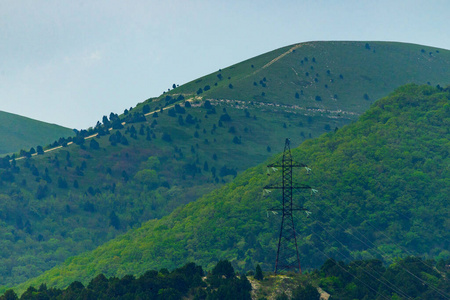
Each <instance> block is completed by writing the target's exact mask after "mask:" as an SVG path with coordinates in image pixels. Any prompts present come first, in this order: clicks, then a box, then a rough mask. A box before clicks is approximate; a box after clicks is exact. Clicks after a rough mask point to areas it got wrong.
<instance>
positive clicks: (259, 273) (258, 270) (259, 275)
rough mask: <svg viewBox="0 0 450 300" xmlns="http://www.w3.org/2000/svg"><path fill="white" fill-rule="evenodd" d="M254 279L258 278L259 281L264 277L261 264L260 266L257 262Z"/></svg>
mask: <svg viewBox="0 0 450 300" xmlns="http://www.w3.org/2000/svg"><path fill="white" fill-rule="evenodd" d="M255 279H256V280H259V281H261V280H263V279H264V275H263V273H262V270H261V266H260V265H259V264H258V265H256V270H255Z"/></svg>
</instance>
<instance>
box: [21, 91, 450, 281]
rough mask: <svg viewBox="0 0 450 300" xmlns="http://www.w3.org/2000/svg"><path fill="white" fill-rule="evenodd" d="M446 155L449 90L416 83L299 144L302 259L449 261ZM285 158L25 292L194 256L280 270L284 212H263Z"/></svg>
mask: <svg viewBox="0 0 450 300" xmlns="http://www.w3.org/2000/svg"><path fill="white" fill-rule="evenodd" d="M449 151H450V92H449V91H448V90H443V89H437V88H431V87H427V86H416V85H407V86H404V87H402V88H399V89H398V90H396V92H395V93H393V94H392V95H390V96H389V97H386V98H383V99H381V100H379V101H377V102H376V103H375V104H374V105H373V106H372V108H371V109H369V110H368V111H367V112H366V113H364V114H363V115H362V116H361V117H360V119H359V120H358V121H357V122H355V123H353V124H351V125H348V126H345V127H343V128H341V129H339V130H337V131H336V132H333V133H329V134H326V135H322V136H321V137H319V138H317V139H313V140H308V141H306V142H304V143H303V144H302V145H301V146H300V147H298V148H296V149H294V150H293V151H292V155H293V158H294V160H295V161H299V162H303V163H306V164H308V165H309V166H310V167H311V168H312V170H313V173H312V174H311V175H309V176H308V175H305V170H303V171H300V173H296V174H294V176H295V178H298V179H297V180H299V181H302V182H304V183H307V184H309V185H310V186H312V187H313V188H314V189H317V190H318V191H319V192H318V193H317V194H315V193H311V194H309V192H306V193H305V192H303V193H299V194H297V195H296V201H297V202H296V205H299V206H304V207H307V208H308V209H309V210H310V211H311V212H312V214H311V215H310V217H309V218H306V216H303V215H297V216H296V217H295V220H296V222H297V232H298V235H299V251H300V253H301V261H302V264H303V267H304V268H306V269H308V268H313V267H318V266H320V265H321V264H322V263H323V262H324V261H325V260H326V259H328V258H335V259H337V260H347V261H349V260H353V259H368V258H380V259H382V260H384V261H386V262H389V263H391V262H393V261H394V260H395V259H396V258H398V257H401V256H405V255H409V254H416V255H425V256H430V257H434V258H437V259H441V258H448V257H449V256H450V253H449V251H448V249H449V244H448V241H449V240H450V236H449V232H448V230H447V228H448V221H449V220H450V218H449V217H450V216H449V211H448V210H447V209H446V207H447V201H448V195H449V193H450V190H449V189H450V181H449V180H450V169H449V167H448V166H449V162H450V161H449V160H450V156H449ZM279 160H280V155H277V156H275V157H273V158H271V159H270V160H269V161H267V163H265V164H262V165H259V166H257V167H254V168H251V169H249V170H247V171H245V172H243V173H242V174H240V175H238V176H237V177H236V178H235V179H234V180H233V181H232V182H231V183H229V184H226V185H225V186H223V187H222V188H220V189H217V190H215V191H213V192H211V193H209V194H207V195H205V196H203V197H202V198H200V199H199V200H197V201H195V202H191V203H189V204H187V205H186V206H184V207H181V208H178V209H176V210H175V211H174V212H173V213H172V214H170V215H169V216H166V217H163V218H161V219H160V220H151V221H148V222H146V223H144V224H143V226H142V227H140V228H137V229H133V230H130V231H129V232H127V233H126V234H123V235H121V236H119V237H117V238H115V239H113V240H111V241H109V242H107V243H106V244H104V245H102V246H100V247H98V248H97V249H95V250H94V251H91V252H87V253H84V254H82V255H80V256H77V257H73V258H70V259H68V260H67V261H66V262H65V263H64V264H62V265H60V266H58V267H55V268H54V269H52V270H50V271H48V272H46V273H44V274H43V275H41V276H39V277H37V278H35V279H33V280H30V281H28V282H26V283H25V284H24V285H21V286H20V287H19V288H18V289H19V290H21V289H23V288H24V287H25V286H29V285H33V286H38V285H39V284H41V283H43V282H46V283H47V284H48V285H50V286H58V287H62V286H66V285H67V284H68V283H70V282H71V281H73V280H80V281H82V282H86V281H87V280H89V279H90V278H92V277H93V276H95V275H96V274H99V273H103V274H105V275H107V276H112V275H113V276H124V275H126V274H136V275H137V274H142V273H143V272H145V270H147V269H154V268H156V269H159V268H171V269H173V268H175V267H177V266H181V265H183V264H184V263H186V262H190V261H195V262H196V263H198V264H201V265H203V266H206V267H207V268H208V269H210V268H212V266H214V264H215V263H216V262H217V261H218V260H220V259H228V260H230V261H231V262H232V264H233V266H234V267H235V268H237V269H238V270H240V271H245V270H250V269H253V267H254V266H255V265H256V264H257V263H260V264H261V266H262V267H263V269H264V270H273V263H274V258H275V253H276V244H277V236H278V227H279V222H280V218H279V217H276V216H272V214H271V213H270V215H269V216H267V215H266V214H267V211H266V208H268V207H273V206H276V205H277V203H279V198H280V194H279V193H278V194H277V193H276V192H273V193H272V194H270V196H265V195H264V193H263V187H264V186H266V185H268V184H271V183H274V182H277V181H278V180H279V176H277V175H276V174H277V173H274V175H272V176H267V175H266V165H267V164H268V163H273V162H276V161H279Z"/></svg>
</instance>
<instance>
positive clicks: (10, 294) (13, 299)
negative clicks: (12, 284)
mask: <svg viewBox="0 0 450 300" xmlns="http://www.w3.org/2000/svg"><path fill="white" fill-rule="evenodd" d="M18 299H19V297H17V295H16V293H15V292H14V290H7V291H6V292H5V293H4V294H3V296H1V297H0V300H18Z"/></svg>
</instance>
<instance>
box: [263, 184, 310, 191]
mask: <svg viewBox="0 0 450 300" xmlns="http://www.w3.org/2000/svg"><path fill="white" fill-rule="evenodd" d="M288 188H289V189H290V188H292V189H312V188H311V187H310V186H309V185H306V184H301V185H299V186H292V187H286V186H284V187H283V186H277V185H266V186H265V187H264V189H265V190H282V189H288Z"/></svg>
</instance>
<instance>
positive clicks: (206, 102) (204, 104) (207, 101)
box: [203, 100, 212, 109]
mask: <svg viewBox="0 0 450 300" xmlns="http://www.w3.org/2000/svg"><path fill="white" fill-rule="evenodd" d="M203 106H204V107H205V108H206V109H211V108H212V105H211V102H210V101H209V100H205V102H204V103H203Z"/></svg>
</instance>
